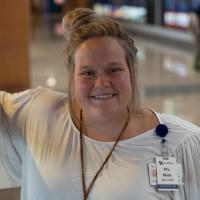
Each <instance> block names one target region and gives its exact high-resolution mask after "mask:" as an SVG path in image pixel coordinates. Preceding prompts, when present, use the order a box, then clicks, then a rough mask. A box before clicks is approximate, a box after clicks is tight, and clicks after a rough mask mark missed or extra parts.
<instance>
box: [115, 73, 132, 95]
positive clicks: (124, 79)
mask: <svg viewBox="0 0 200 200" xmlns="http://www.w3.org/2000/svg"><path fill="white" fill-rule="evenodd" d="M116 84H117V85H118V88H119V89H120V90H121V91H123V92H124V93H130V95H131V92H132V87H131V80H130V76H129V74H124V75H122V76H120V77H119V78H118V79H117V80H116Z"/></svg>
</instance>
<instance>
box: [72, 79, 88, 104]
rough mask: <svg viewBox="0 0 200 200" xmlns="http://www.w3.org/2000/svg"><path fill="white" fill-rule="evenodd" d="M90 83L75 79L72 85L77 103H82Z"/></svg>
mask: <svg viewBox="0 0 200 200" xmlns="http://www.w3.org/2000/svg"><path fill="white" fill-rule="evenodd" d="M91 85H92V84H91V81H88V80H83V79H81V78H76V79H75V83H74V94H75V98H76V100H77V101H79V102H80V101H82V100H83V99H84V98H86V97H87V96H88V95H89V92H90V88H91Z"/></svg>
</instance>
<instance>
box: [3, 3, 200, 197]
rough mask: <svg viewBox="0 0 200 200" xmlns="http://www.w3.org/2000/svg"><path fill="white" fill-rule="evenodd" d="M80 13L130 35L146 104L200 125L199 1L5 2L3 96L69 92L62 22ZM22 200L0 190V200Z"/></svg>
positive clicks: (13, 190)
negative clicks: (89, 11)
mask: <svg viewBox="0 0 200 200" xmlns="http://www.w3.org/2000/svg"><path fill="white" fill-rule="evenodd" d="M75 7H90V8H93V9H94V10H95V11H96V12H97V13H98V14H99V15H109V16H111V17H113V18H115V19H116V20H118V21H119V22H120V23H121V24H122V25H123V26H124V27H125V28H126V29H127V31H129V32H130V34H131V36H132V37H133V38H134V40H135V43H136V46H137V48H138V63H137V65H138V74H139V83H140V86H141V90H140V92H141V101H142V102H143V103H144V104H145V105H147V106H149V107H151V108H153V109H155V110H156V111H158V112H166V113H170V114H175V115H177V116H180V117H182V118H184V119H186V120H189V121H191V122H193V123H195V124H197V125H198V126H200V105H199V104H200V103H199V102H200V67H199V65H198V64H197V63H198V60H197V59H198V54H199V53H198V49H200V47H199V45H200V44H199V43H200V42H199V41H200V40H199V39H198V37H199V21H198V20H199V7H200V0H29V1H28V0H1V1H0V24H1V26H0V90H5V91H8V92H19V91H22V90H24V89H27V88H30V87H31V88H34V87H37V86H42V87H48V88H51V89H53V90H57V91H62V92H67V84H68V83H67V79H68V78H67V77H68V73H67V69H66V66H65V54H64V48H65V40H64V37H63V34H62V30H61V20H62V17H63V15H64V14H65V13H66V12H68V11H69V10H71V9H72V8H75ZM19 196H20V192H19V189H12V190H0V200H4V199H5V200H11V199H12V200H18V199H19Z"/></svg>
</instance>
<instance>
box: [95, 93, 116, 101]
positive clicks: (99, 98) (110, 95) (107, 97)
mask: <svg viewBox="0 0 200 200" xmlns="http://www.w3.org/2000/svg"><path fill="white" fill-rule="evenodd" d="M113 96H114V95H112V94H109V95H98V96H93V98H95V99H98V100H104V99H109V98H112V97H113Z"/></svg>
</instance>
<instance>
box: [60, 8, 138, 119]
mask: <svg viewBox="0 0 200 200" xmlns="http://www.w3.org/2000/svg"><path fill="white" fill-rule="evenodd" d="M62 29H63V33H64V36H65V38H66V49H65V51H66V65H67V68H68V70H69V84H68V85H69V88H68V92H69V108H70V114H71V116H72V118H73V119H75V117H76V114H75V113H76V112H75V107H76V105H75V104H76V102H75V100H74V99H73V84H74V79H73V78H74V76H73V74H74V53H75V51H76V49H77V48H78V46H79V45H80V44H81V43H82V42H84V41H85V40H87V39H89V38H95V37H105V36H110V37H113V38H115V39H116V40H117V41H118V42H119V44H120V45H121V46H122V47H123V49H124V50H125V55H126V62H127V65H128V68H129V71H130V77H131V84H132V90H133V92H132V101H131V102H130V105H129V110H130V114H134V113H135V111H136V108H137V106H138V105H139V91H138V85H137V76H136V74H137V72H136V71H137V70H136V68H135V62H136V53H137V48H136V47H135V45H134V41H133V39H132V38H131V37H130V36H129V35H128V34H127V33H126V31H125V30H124V29H123V28H122V27H121V26H120V24H119V23H118V22H116V21H114V20H113V19H111V18H108V17H105V16H99V15H97V14H96V13H95V12H94V11H93V10H91V9H89V8H77V9H74V10H71V11H69V12H68V13H67V14H66V15H65V16H64V17H63V20H62Z"/></svg>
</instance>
